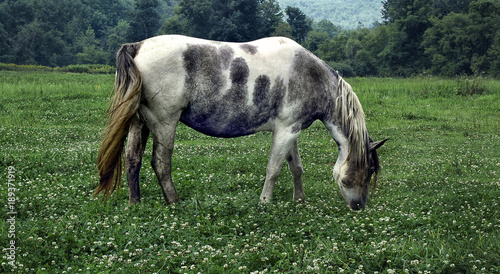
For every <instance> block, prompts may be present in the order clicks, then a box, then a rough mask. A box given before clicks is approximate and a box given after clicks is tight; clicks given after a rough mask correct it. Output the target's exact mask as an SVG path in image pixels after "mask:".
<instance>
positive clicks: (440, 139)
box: [0, 71, 500, 273]
mask: <svg viewBox="0 0 500 274" xmlns="http://www.w3.org/2000/svg"><path fill="white" fill-rule="evenodd" d="M347 81H348V82H350V83H351V85H352V86H353V87H354V89H355V91H356V93H357V94H358V96H359V98H360V100H361V103H362V105H363V107H364V110H365V113H366V116H367V126H368V130H369V133H370V135H371V136H372V137H373V139H375V140H380V139H383V138H390V140H389V141H388V142H387V143H386V145H384V147H382V148H381V149H380V150H379V157H380V161H381V165H382V173H381V175H380V176H379V182H378V188H377V191H376V192H375V193H372V194H371V195H370V198H369V201H368V204H367V209H366V210H364V211H360V212H354V211H351V210H349V209H348V208H347V206H346V205H345V202H344V201H343V199H342V197H341V195H340V192H339V191H338V189H337V185H336V183H335V182H334V181H333V177H332V168H333V166H332V163H333V162H334V161H335V160H336V157H337V150H336V145H335V142H334V141H333V140H332V139H331V137H329V135H328V133H327V131H326V129H325V128H324V127H323V126H322V125H321V124H320V123H315V124H313V126H312V127H311V128H309V129H308V130H305V131H303V132H302V134H301V137H300V138H299V149H300V151H301V155H302V161H303V164H304V170H305V173H304V187H305V192H306V195H307V201H306V203H303V204H301V203H295V202H293V201H292V192H293V186H292V178H291V175H290V174H289V172H288V170H287V168H286V165H285V166H284V168H283V170H282V174H281V176H280V178H279V180H278V183H277V186H276V189H275V195H274V197H273V199H274V200H273V202H271V203H270V204H266V205H263V204H261V203H259V195H260V192H261V189H262V186H263V182H264V178H265V170H266V168H265V165H266V163H267V157H268V152H269V149H270V142H271V135H270V134H268V133H259V134H256V135H253V136H248V137H243V138H237V139H216V138H211V137H207V136H203V135H200V134H198V133H197V132H195V131H193V130H191V129H189V128H187V127H185V126H184V125H180V126H179V129H178V132H177V136H176V146H175V154H174V157H173V170H174V171H175V172H174V173H173V178H174V182H175V184H176V187H177V190H178V192H179V195H180V198H181V201H180V202H179V203H178V204H176V205H172V206H165V204H164V201H163V197H162V194H161V190H160V187H159V185H158V183H157V180H156V177H155V176H154V172H153V170H152V168H151V167H150V165H149V161H150V159H151V141H150V143H149V144H148V149H147V151H146V153H145V160H144V161H143V162H144V163H145V164H144V165H143V169H142V173H141V187H142V197H143V200H142V204H139V205H136V206H130V205H128V196H127V195H128V193H127V189H126V188H122V189H120V190H119V191H118V192H117V193H115V194H114V195H113V197H112V198H110V199H109V200H108V201H107V202H103V201H101V199H99V198H95V197H92V196H91V194H92V192H93V190H94V189H95V187H96V186H97V176H96V164H95V162H96V154H97V150H98V146H99V136H100V131H101V130H102V128H103V126H104V121H103V117H104V114H105V109H106V105H107V101H108V98H109V93H110V90H111V85H112V83H113V76H112V75H89V74H70V73H67V74H65V73H48V72H45V73H44V72H4V71H0V98H1V100H0V176H1V177H0V178H1V179H0V182H1V184H0V201H1V202H0V205H2V217H1V218H0V231H1V233H0V243H1V245H2V256H1V259H0V272H7V271H11V270H14V271H18V272H29V273H33V272H37V271H39V272H42V273H43V272H51V273H52V272H63V273H64V272H67V273H73V272H84V273H96V272H112V273H114V272H128V273H130V272H173V273H178V272H183V273H184V272H193V273H197V272H202V273H205V272H208V273H210V272H212V273H221V272H225V273H231V272H232V273H235V272H242V273H263V272H274V271H278V272H292V273H302V272H318V273H324V272H330V271H335V272H344V271H345V272H347V273H374V272H379V273H405V272H406V273H430V272H433V273H434V272H439V273H459V272H462V273H465V272H468V273H470V272H485V273H491V272H497V273H498V272H500V265H499V262H500V232H499V231H500V209H499V206H500V198H499V197H500V179H499V177H500V146H499V144H500V135H499V132H500V126H499V125H500V81H499V80H489V79H475V80H472V79H466V78H456V79H440V78H427V77H425V78H424V77H422V78H413V79H380V78H355V79H347ZM14 198H15V199H14Z"/></svg>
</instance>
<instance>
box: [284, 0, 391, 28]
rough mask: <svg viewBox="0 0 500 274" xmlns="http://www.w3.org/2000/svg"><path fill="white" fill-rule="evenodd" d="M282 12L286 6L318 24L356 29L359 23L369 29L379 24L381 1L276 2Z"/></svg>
mask: <svg viewBox="0 0 500 274" xmlns="http://www.w3.org/2000/svg"><path fill="white" fill-rule="evenodd" d="M278 2H279V4H280V7H281V8H282V9H283V10H284V9H285V8H286V7H287V6H292V7H298V8H299V9H300V10H302V11H303V12H304V13H305V14H306V15H307V16H308V17H310V18H312V19H314V21H315V22H318V21H320V20H322V19H327V20H330V21H331V22H332V23H334V24H335V25H338V26H341V27H343V28H345V29H353V28H356V27H358V22H361V23H362V24H363V25H364V26H365V27H371V26H372V24H373V23H374V22H377V21H378V22H381V21H382V15H381V12H380V11H381V9H382V0H278Z"/></svg>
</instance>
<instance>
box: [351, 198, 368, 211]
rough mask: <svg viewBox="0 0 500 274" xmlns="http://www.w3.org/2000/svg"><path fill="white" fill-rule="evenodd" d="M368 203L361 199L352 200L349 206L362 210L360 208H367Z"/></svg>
mask: <svg viewBox="0 0 500 274" xmlns="http://www.w3.org/2000/svg"><path fill="white" fill-rule="evenodd" d="M365 205H366V203H364V202H363V201H361V200H352V201H351V203H350V204H349V207H350V208H351V209H352V210H360V209H365Z"/></svg>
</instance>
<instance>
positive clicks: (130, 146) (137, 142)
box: [125, 117, 149, 204]
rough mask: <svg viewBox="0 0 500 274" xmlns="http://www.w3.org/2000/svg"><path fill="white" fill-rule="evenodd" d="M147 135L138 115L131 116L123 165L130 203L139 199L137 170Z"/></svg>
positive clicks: (145, 127) (146, 130) (139, 168)
mask: <svg viewBox="0 0 500 274" xmlns="http://www.w3.org/2000/svg"><path fill="white" fill-rule="evenodd" d="M148 136H149V129H148V127H147V126H146V125H145V124H144V123H143V122H142V121H140V120H139V118H138V117H135V118H133V120H132V123H131V124H130V129H129V132H128V137H127V145H126V147H125V166H126V169H127V181H128V188H129V202H130V204H136V203H138V202H140V201H141V191H140V187H139V172H140V170H141V164H142V155H143V154H144V149H145V148H146V143H147V141H148Z"/></svg>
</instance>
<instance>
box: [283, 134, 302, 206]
mask: <svg viewBox="0 0 500 274" xmlns="http://www.w3.org/2000/svg"><path fill="white" fill-rule="evenodd" d="M286 160H287V162H288V168H289V169H290V172H291V173H292V176H293V200H294V201H296V202H304V201H305V200H306V195H305V194H304V189H303V188H302V173H303V168H302V161H301V160H300V155H299V146H298V142H297V141H295V142H293V145H292V147H291V148H290V150H289V151H288V155H287V156H286Z"/></svg>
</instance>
